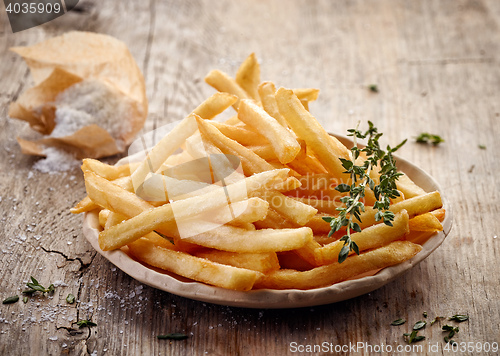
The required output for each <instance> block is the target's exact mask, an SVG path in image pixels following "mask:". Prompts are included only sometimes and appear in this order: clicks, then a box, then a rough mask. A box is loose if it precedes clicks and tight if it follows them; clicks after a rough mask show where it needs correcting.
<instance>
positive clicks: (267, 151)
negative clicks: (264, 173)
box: [245, 143, 278, 161]
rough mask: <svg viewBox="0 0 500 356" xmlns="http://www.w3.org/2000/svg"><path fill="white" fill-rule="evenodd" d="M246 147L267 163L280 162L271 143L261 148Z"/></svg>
mask: <svg viewBox="0 0 500 356" xmlns="http://www.w3.org/2000/svg"><path fill="white" fill-rule="evenodd" d="M245 147H246V148H248V149H249V150H251V151H252V152H253V153H255V154H256V155H257V156H259V157H260V158H262V159H265V160H266V161H278V157H277V156H276V153H275V152H274V150H273V147H272V146H271V145H270V144H269V143H268V144H265V145H261V146H245Z"/></svg>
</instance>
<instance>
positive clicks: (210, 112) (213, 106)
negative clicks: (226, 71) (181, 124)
mask: <svg viewBox="0 0 500 356" xmlns="http://www.w3.org/2000/svg"><path fill="white" fill-rule="evenodd" d="M236 101H238V97H237V96H235V95H232V94H229V93H222V92H218V93H215V94H213V95H212V96H210V97H209V98H208V99H206V100H205V101H204V102H203V103H201V104H200V105H199V106H198V107H197V108H196V109H194V110H193V112H192V113H193V114H196V115H198V116H199V117H201V118H202V119H205V120H211V119H213V118H214V117H216V116H217V115H219V114H220V113H221V112H223V111H224V110H226V109H227V108H228V107H230V106H231V105H233V104H235V103H236Z"/></svg>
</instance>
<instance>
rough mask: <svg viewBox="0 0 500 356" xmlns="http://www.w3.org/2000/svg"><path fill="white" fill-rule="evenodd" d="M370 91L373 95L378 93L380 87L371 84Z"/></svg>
mask: <svg viewBox="0 0 500 356" xmlns="http://www.w3.org/2000/svg"><path fill="white" fill-rule="evenodd" d="M368 89H369V90H370V91H371V92H372V93H378V86H377V84H370V85H368Z"/></svg>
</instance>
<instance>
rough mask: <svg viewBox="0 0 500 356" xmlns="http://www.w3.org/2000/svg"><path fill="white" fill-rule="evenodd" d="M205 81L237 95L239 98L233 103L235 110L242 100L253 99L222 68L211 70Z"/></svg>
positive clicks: (216, 87) (218, 88)
mask: <svg viewBox="0 0 500 356" xmlns="http://www.w3.org/2000/svg"><path fill="white" fill-rule="evenodd" d="M205 82H206V83H207V84H208V85H210V86H212V87H213V88H215V89H216V90H218V91H220V92H224V93H229V94H233V95H235V96H237V97H238V100H237V101H236V102H235V103H234V104H233V108H234V109H235V110H238V105H239V104H240V100H242V99H251V96H250V95H249V94H248V93H247V92H246V91H245V89H243V88H242V87H240V85H239V84H238V83H237V82H236V80H235V79H233V78H231V77H230V76H229V75H227V74H226V73H224V72H221V71H220V70H217V69H215V70H212V71H210V72H209V73H208V74H207V76H206V77H205Z"/></svg>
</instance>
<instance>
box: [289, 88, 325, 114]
mask: <svg viewBox="0 0 500 356" xmlns="http://www.w3.org/2000/svg"><path fill="white" fill-rule="evenodd" d="M293 93H294V94H295V95H296V96H297V98H299V100H300V101H305V102H307V103H308V102H311V101H315V100H316V99H318V95H319V89H315V88H296V89H293ZM306 109H307V108H306Z"/></svg>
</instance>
